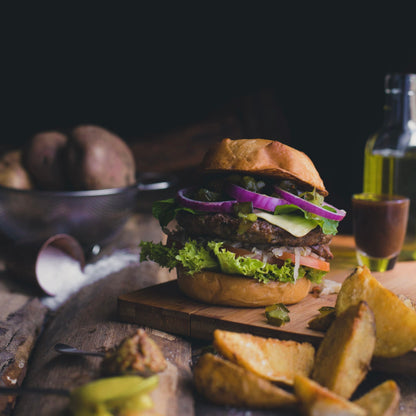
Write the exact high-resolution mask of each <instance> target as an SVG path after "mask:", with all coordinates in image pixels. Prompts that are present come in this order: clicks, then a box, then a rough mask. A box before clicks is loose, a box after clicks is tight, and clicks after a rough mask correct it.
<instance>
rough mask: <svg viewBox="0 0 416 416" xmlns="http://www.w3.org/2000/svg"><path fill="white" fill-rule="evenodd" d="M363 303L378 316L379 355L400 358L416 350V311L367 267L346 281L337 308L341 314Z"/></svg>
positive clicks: (376, 348)
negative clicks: (363, 301)
mask: <svg viewBox="0 0 416 416" xmlns="http://www.w3.org/2000/svg"><path fill="white" fill-rule="evenodd" d="M361 300H365V301H366V302H367V303H368V305H369V306H370V308H371V310H372V311H373V313H374V316H375V321H376V333H377V339H376V346H375V349H374V355H375V356H379V357H397V356H399V355H403V354H405V353H406V352H408V351H411V350H412V349H413V348H415V347H416V312H415V311H414V310H413V309H412V308H409V307H408V306H406V304H405V303H404V302H403V301H402V300H401V299H400V298H399V297H398V296H396V295H395V294H394V293H393V292H391V291H390V290H388V289H386V288H385V287H384V286H382V285H381V284H380V283H379V282H378V280H377V279H376V278H375V277H374V276H373V275H372V274H371V272H370V270H369V269H368V268H367V267H365V266H363V267H357V268H356V269H355V270H354V272H353V273H352V274H351V275H350V276H348V277H347V279H346V280H345V281H344V283H343V285H342V287H341V290H340V292H339V294H338V297H337V301H336V305H335V308H336V313H337V315H339V314H341V313H342V312H343V311H345V310H346V309H347V308H348V307H349V306H350V305H354V304H357V303H358V302H359V301H361Z"/></svg>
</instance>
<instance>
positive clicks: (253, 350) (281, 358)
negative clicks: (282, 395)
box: [213, 329, 315, 385]
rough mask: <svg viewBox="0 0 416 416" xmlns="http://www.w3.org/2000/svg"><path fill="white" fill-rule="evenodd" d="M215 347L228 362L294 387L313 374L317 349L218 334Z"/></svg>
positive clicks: (306, 344) (254, 337) (250, 337)
mask: <svg viewBox="0 0 416 416" xmlns="http://www.w3.org/2000/svg"><path fill="white" fill-rule="evenodd" d="M213 344H214V347H215V348H216V350H217V351H218V352H220V353H221V354H222V355H223V356H224V357H225V358H227V359H228V360H230V361H232V362H234V363H235V364H238V365H240V366H242V367H244V368H246V369H247V370H250V371H252V372H253V373H255V374H257V375H259V376H261V377H264V378H267V379H268V380H272V381H279V382H282V383H285V384H288V385H292V384H293V380H294V377H295V375H296V374H302V375H305V376H308V375H309V374H310V372H311V371H312V367H313V363H314V356H315V349H314V347H313V346H312V344H309V343H308V342H302V343H300V342H296V341H281V340H278V339H275V338H263V337H258V336H255V335H251V334H243V333H237V332H229V331H222V330H219V329H217V330H215V331H214V341H213Z"/></svg>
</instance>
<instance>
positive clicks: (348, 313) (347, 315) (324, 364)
mask: <svg viewBox="0 0 416 416" xmlns="http://www.w3.org/2000/svg"><path fill="white" fill-rule="evenodd" d="M375 343H376V332H375V322H374V315H373V312H372V311H371V309H370V307H369V306H368V304H367V303H366V302H364V301H361V302H360V303H358V304H355V305H351V306H350V307H349V308H348V309H347V310H345V311H344V312H343V313H341V314H340V315H338V316H337V318H336V319H335V321H334V322H333V323H332V325H331V326H330V328H329V329H328V331H327V333H326V334H325V336H324V338H323V340H322V342H321V344H320V345H319V348H318V350H317V352H316V357H315V364H314V367H313V370H312V377H311V378H312V379H313V380H315V381H316V382H318V383H319V384H321V385H322V386H324V387H326V388H328V389H329V390H331V391H333V392H334V393H336V394H338V395H339V396H342V397H344V398H346V399H348V398H350V397H351V395H352V394H353V393H354V391H355V389H356V388H357V386H358V385H359V384H360V383H361V381H362V380H363V379H364V377H365V376H366V374H367V372H368V370H369V367H370V362H371V358H372V355H373V351H374V346H375Z"/></svg>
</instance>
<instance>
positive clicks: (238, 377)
mask: <svg viewBox="0 0 416 416" xmlns="http://www.w3.org/2000/svg"><path fill="white" fill-rule="evenodd" d="M194 382H195V387H196V389H197V391H198V392H199V393H200V394H202V395H203V396H204V397H206V398H207V399H208V400H210V401H212V402H213V403H216V404H219V405H229V406H237V407H244V406H246V407H251V408H260V409H267V408H268V409H271V408H278V407H290V406H292V405H294V404H295V403H296V398H295V396H294V395H293V394H291V393H289V392H287V391H285V390H283V389H281V388H279V387H276V386H274V385H273V384H272V383H270V382H269V381H268V380H266V379H264V378H262V377H259V376H258V375H256V374H254V373H252V372H251V371H248V370H246V369H245V368H243V367H240V366H238V365H236V364H234V363H232V362H230V361H227V360H224V359H223V358H220V357H218V356H216V355H213V354H211V353H206V354H204V355H202V356H201V357H200V359H199V360H198V362H197V364H196V365H195V368H194Z"/></svg>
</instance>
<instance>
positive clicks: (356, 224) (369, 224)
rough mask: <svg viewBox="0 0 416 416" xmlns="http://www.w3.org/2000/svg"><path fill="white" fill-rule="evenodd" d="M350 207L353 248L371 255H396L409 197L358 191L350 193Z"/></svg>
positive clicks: (398, 250)
mask: <svg viewBox="0 0 416 416" xmlns="http://www.w3.org/2000/svg"><path fill="white" fill-rule="evenodd" d="M352 208H353V209H352V212H353V228H354V236H355V243H356V246H357V248H358V249H359V250H360V251H362V252H364V253H365V254H367V255H368V256H371V257H377V258H389V257H393V256H395V255H398V254H399V252H400V250H401V247H402V245H403V241H404V237H405V234H406V226H407V218H408V213H409V199H408V198H406V197H404V196H399V195H384V194H380V195H378V194H366V193H362V194H356V195H353V198H352Z"/></svg>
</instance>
